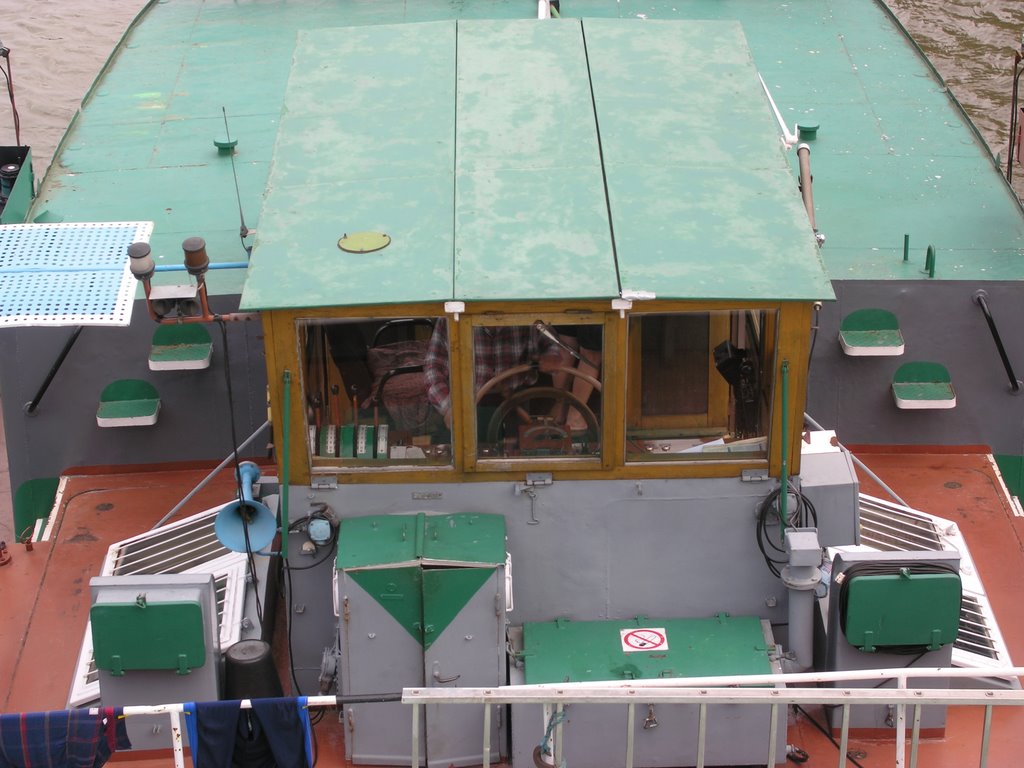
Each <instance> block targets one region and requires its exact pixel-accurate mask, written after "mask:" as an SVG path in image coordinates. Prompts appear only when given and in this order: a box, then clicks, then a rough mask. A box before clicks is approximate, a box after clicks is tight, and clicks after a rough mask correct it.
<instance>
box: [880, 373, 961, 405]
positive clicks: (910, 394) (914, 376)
mask: <svg viewBox="0 0 1024 768" xmlns="http://www.w3.org/2000/svg"><path fill="white" fill-rule="evenodd" d="M892 394H893V397H894V398H896V407H897V408H902V409H929V408H931V409H936V408H955V407H956V392H954V391H953V383H952V380H951V379H950V377H949V371H947V370H946V368H945V366H943V365H940V364H939V363H924V362H915V363H905V364H904V365H901V366H900V367H899V368H898V369H897V370H896V373H895V374H894V375H893V377H892Z"/></svg>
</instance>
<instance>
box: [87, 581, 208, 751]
mask: <svg viewBox="0 0 1024 768" xmlns="http://www.w3.org/2000/svg"><path fill="white" fill-rule="evenodd" d="M89 587H90V589H91V592H92V604H93V607H94V608H96V607H97V606H101V607H103V606H110V605H128V604H132V603H136V602H138V601H140V600H144V602H145V603H147V604H149V605H152V606H159V605H160V604H161V603H164V604H196V605H198V606H199V608H200V610H201V615H202V623H203V641H204V646H205V647H204V649H203V653H204V655H205V659H204V661H203V663H202V664H201V665H197V666H195V667H193V668H191V669H190V670H189V671H188V673H187V674H181V673H179V671H177V670H174V669H129V670H126V671H125V672H124V673H123V674H114V673H112V672H110V671H107V670H104V669H98V675H99V683H100V698H101V701H102V704H103V706H108V707H109V706H118V707H121V706H125V705H129V704H153V703H174V702H182V701H216V700H218V699H219V698H220V681H221V654H220V634H219V628H218V621H217V603H216V592H215V589H214V583H213V576H212V575H211V574H195V575H192V574H161V575H159V576H97V577H95V578H93V579H91V580H90V581H89ZM93 634H94V636H95V634H96V629H95V628H94V630H93ZM132 640H133V641H138V642H146V640H145V639H144V638H142V637H133V638H132ZM154 642H155V641H154ZM127 727H128V737H129V738H130V739H131V742H132V748H133V749H166V748H167V740H168V735H169V733H170V721H169V719H168V718H167V716H166V715H152V716H148V715H147V716H139V717H133V718H130V719H129V720H128V723H127Z"/></svg>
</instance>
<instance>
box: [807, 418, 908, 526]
mask: <svg viewBox="0 0 1024 768" xmlns="http://www.w3.org/2000/svg"><path fill="white" fill-rule="evenodd" d="M804 421H805V422H807V423H808V424H810V425H811V426H812V427H814V428H815V429H817V430H819V431H821V432H824V431H825V428H824V427H823V426H821V424H819V423H818V422H816V421H815V420H814V419H812V418H811V416H810V414H808V413H807V412H806V411H805V412H804ZM839 447H840V448H842V449H843V450H845V451H846V452H847V453H850V452H849V451H848V450H847V449H846V447H845V446H844V445H843V444H842V443H839ZM850 458H851V459H853V463H854V464H856V465H857V467H858V468H859V469H860V470H861V471H862V472H864V474H865V475H867V476H868V477H870V478H871V479H872V480H874V481H875V483H876V484H877V485H878V487H879V488H881V489H882V490H883V491H885V492H886V493H888V494H889V495H890V496H892V498H893V499H895V500H896V502H897V503H898V504H902V505H903V506H904V507H909V506H910V505H909V504H907V502H905V501H904V500H903V499H901V498H900V497H899V495H898V494H897V493H896V491H894V490H893V489H892V488H890V487H889V486H888V485H886V484H885V483H884V482H882V478H880V477H879V476H878V475H876V474H875V473H874V472H872V471H871V468H870V467H868V465H867V464H865V463H864V462H863V461H861V460H860V459H858V458H857V457H856V456H854V455H853V454H852V453H850Z"/></svg>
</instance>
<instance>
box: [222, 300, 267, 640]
mask: <svg viewBox="0 0 1024 768" xmlns="http://www.w3.org/2000/svg"><path fill="white" fill-rule="evenodd" d="M217 324H218V325H220V335H221V341H222V342H223V344H224V382H225V384H226V386H227V390H228V421H229V422H230V424H231V455H232V456H233V457H234V459H235V489H236V492H237V494H238V504H239V509H243V508H244V507H245V494H244V493H243V491H242V472H241V462H239V460H238V435H237V433H236V430H235V396H234V390H233V388H232V386H231V354H230V351H229V345H228V326H227V323H226V322H225V321H224V319H223V318H222V317H219V316H218V317H217ZM241 518H242V532H243V533H244V535H245V555H246V560H247V561H248V564H249V575H250V576H252V586H253V597H254V598H255V600H256V618H257V619H259V622H260V627H262V626H263V605H262V603H261V602H260V589H259V586H260V581H259V576H258V575H257V574H256V558H255V556H254V555H253V551H252V546H251V545H250V543H249V521H248V520H247V519H246V517H245V515H244V514H242V515H241Z"/></svg>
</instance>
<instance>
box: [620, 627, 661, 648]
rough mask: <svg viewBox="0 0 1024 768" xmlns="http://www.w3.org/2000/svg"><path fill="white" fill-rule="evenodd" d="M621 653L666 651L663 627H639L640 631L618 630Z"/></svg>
mask: <svg viewBox="0 0 1024 768" xmlns="http://www.w3.org/2000/svg"><path fill="white" fill-rule="evenodd" d="M619 635H620V637H621V638H622V651H623V653H636V652H638V651H667V650H668V635H667V634H665V628H664V627H641V628H640V629H620V630H619Z"/></svg>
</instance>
